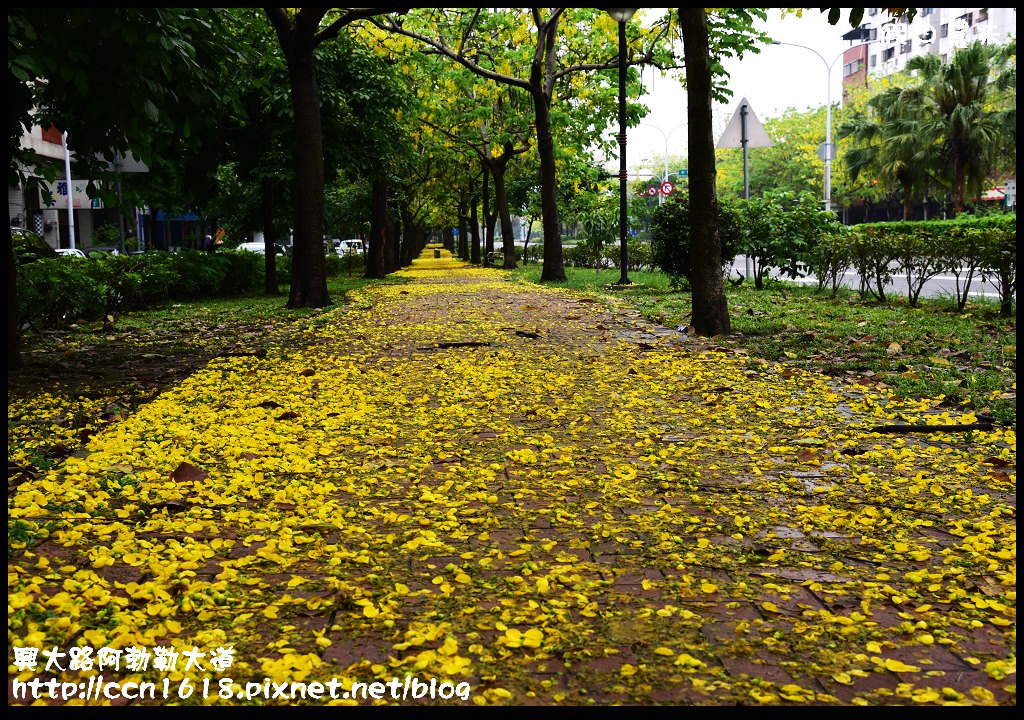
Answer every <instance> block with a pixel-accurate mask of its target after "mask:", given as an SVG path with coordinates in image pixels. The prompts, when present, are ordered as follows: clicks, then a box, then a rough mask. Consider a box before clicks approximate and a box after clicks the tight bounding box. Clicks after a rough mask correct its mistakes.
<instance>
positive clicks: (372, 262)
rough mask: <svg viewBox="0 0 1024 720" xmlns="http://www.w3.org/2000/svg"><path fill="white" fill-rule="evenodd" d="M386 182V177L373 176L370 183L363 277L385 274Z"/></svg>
mask: <svg viewBox="0 0 1024 720" xmlns="http://www.w3.org/2000/svg"><path fill="white" fill-rule="evenodd" d="M387 222H388V184H387V178H385V177H383V176H380V177H375V178H374V179H373V181H372V182H371V183H370V234H369V237H368V238H367V242H368V243H369V248H368V249H367V252H366V271H365V272H364V273H363V277H365V278H378V279H379V278H382V277H385V276H386V275H387V273H386V271H385V267H384V245H385V243H386V241H387V231H386V228H387Z"/></svg>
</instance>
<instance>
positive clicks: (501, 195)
mask: <svg viewBox="0 0 1024 720" xmlns="http://www.w3.org/2000/svg"><path fill="white" fill-rule="evenodd" d="M511 149H512V148H511V144H509V143H506V152H505V155H503V156H502V157H501V158H499V159H498V160H496V161H495V162H494V163H493V168H492V173H493V174H494V204H495V205H497V209H498V218H499V220H501V251H502V254H503V255H504V256H505V257H504V262H502V265H501V267H502V268H503V269H505V270H515V268H516V245H515V240H516V239H515V237H513V231H512V214H511V212H509V209H508V191H507V190H506V189H505V170H506V169H507V168H508V157H509V156H510V152H511Z"/></svg>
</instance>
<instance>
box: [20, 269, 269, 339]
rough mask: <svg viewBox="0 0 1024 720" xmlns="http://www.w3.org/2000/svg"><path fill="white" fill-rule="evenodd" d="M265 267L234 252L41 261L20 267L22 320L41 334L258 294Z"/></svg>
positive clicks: (261, 288)
mask: <svg viewBox="0 0 1024 720" xmlns="http://www.w3.org/2000/svg"><path fill="white" fill-rule="evenodd" d="M263 266H264V259H263V256H262V255H257V254H255V253H247V252H234V251H230V250H229V251H224V252H218V253H216V254H212V255H211V254H207V253H202V252H198V251H196V250H182V251H181V252H176V253H165V252H154V253H146V254H144V255H118V256H114V257H109V258H103V259H92V258H67V257H60V258H53V259H47V260H38V261H36V262H33V263H28V264H26V265H20V266H18V272H17V290H18V317H19V319H20V320H21V322H22V323H25V324H28V325H29V326H30V327H32V328H34V329H36V330H41V329H43V328H50V327H60V326H61V325H65V324H68V323H72V322H75V321H76V320H79V319H84V320H91V319H95V318H98V317H102V316H103V315H105V314H108V313H112V312H117V311H124V310H138V309H142V308H147V307H152V306H156V305H160V304H163V303H165V302H180V301H187V300H197V299H201V298H211V297H232V296H239V295H249V294H256V293H259V292H261V291H262V290H263V274H264V267H263ZM285 277H287V276H285Z"/></svg>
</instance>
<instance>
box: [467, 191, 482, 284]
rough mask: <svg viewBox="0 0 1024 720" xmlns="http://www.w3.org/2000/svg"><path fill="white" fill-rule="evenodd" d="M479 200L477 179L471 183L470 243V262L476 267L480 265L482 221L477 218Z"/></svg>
mask: <svg viewBox="0 0 1024 720" xmlns="http://www.w3.org/2000/svg"><path fill="white" fill-rule="evenodd" d="M477 202H479V198H478V196H477V194H476V178H473V179H472V180H471V181H470V183H469V234H470V238H471V239H472V240H471V242H470V250H469V261H470V262H471V263H473V264H474V265H479V264H480V219H479V217H478V216H477V212H476V206H477Z"/></svg>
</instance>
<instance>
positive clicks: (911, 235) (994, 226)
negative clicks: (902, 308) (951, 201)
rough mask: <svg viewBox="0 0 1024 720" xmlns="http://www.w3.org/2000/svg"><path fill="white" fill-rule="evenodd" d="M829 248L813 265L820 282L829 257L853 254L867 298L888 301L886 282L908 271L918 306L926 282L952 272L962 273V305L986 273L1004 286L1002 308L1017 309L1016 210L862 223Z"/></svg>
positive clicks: (912, 300) (911, 297)
mask: <svg viewBox="0 0 1024 720" xmlns="http://www.w3.org/2000/svg"><path fill="white" fill-rule="evenodd" d="M844 244H845V245H846V247H845V248H844V247H843V246H844ZM824 247H825V250H823V251H821V252H819V254H818V258H817V260H816V264H815V265H814V266H812V269H813V270H814V272H815V273H816V274H817V275H818V278H819V284H820V283H822V274H823V273H827V272H828V267H829V265H828V263H829V262H834V263H840V262H843V261H844V260H845V259H846V258H848V260H849V262H850V264H852V266H853V268H854V269H855V270H856V272H857V274H858V275H859V276H860V278H861V286H860V294H861V297H862V298H863V297H866V296H867V295H869V294H870V295H872V296H874V297H875V298H877V299H878V300H881V301H883V302H884V301H885V300H886V296H885V287H886V286H887V285H889V284H890V283H891V282H892V279H893V277H894V275H895V274H896V273H902V274H903V275H904V276H905V277H906V280H907V300H908V304H909V305H910V306H911V307H915V306H916V305H917V302H918V298H919V296H920V294H921V290H922V288H923V286H924V284H925V282H926V281H927V280H928V279H930V278H931V277H934V276H935V275H936V274H938V273H940V272H947V273H951V274H953V275H954V276H955V278H956V285H955V292H956V298H955V299H956V303H957V308H958V309H961V310H962V309H963V308H964V306H965V305H966V303H967V297H968V292H969V291H970V286H971V282H972V280H973V279H974V278H975V277H976V276H978V275H980V276H981V277H982V278H984V279H986V280H988V279H990V280H992V281H993V282H994V283H995V284H996V286H997V287H998V288H999V294H1000V311H1001V313H1002V314H1003V315H1009V314H1011V312H1012V308H1013V303H1014V298H1015V293H1016V288H1017V215H1016V213H1008V214H1000V215H987V216H983V217H971V216H961V217H960V218H957V219H956V220H928V221H924V222H896V223H871V224H865V225H858V226H856V227H853V228H851V229H849V230H848V231H846V232H843V231H840V232H839V233H832V234H831V237H830V239H829V240H828V241H827V242H826V243H825V244H824ZM829 256H831V257H829Z"/></svg>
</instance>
